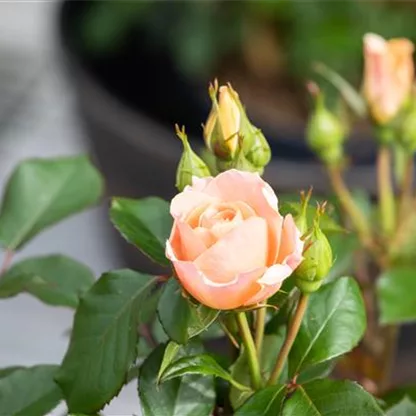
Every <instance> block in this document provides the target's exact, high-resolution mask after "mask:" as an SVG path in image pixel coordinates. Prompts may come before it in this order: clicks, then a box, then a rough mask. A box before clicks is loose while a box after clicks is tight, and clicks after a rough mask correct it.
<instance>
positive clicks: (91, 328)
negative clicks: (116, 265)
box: [56, 270, 156, 413]
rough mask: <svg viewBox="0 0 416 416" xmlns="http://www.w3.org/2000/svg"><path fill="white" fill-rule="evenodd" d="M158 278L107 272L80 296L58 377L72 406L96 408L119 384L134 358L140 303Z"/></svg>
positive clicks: (74, 409) (75, 408) (87, 410)
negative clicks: (69, 340)
mask: <svg viewBox="0 0 416 416" xmlns="http://www.w3.org/2000/svg"><path fill="white" fill-rule="evenodd" d="M155 283H156V278H154V277H152V276H148V275H144V274H140V273H137V272H134V271H132V270H118V271H113V272H109V273H106V274H104V275H102V276H101V278H100V279H99V280H98V281H97V282H96V283H95V284H94V286H93V287H92V288H91V290H90V291H89V292H87V294H86V295H85V296H84V297H83V298H82V299H81V302H80V305H79V307H78V309H77V312H76V315H75V319H74V328H73V332H72V335H71V342H70V345H69V349H68V351H67V353H66V355H65V358H64V360H63V362H62V365H61V368H60V370H59V372H58V374H57V376H56V380H57V382H58V384H59V385H60V387H61V388H62V391H63V393H64V396H65V400H66V402H67V404H68V408H69V410H70V411H71V412H83V413H90V412H96V411H98V410H100V409H101V408H102V407H103V406H104V405H105V404H106V403H108V402H109V401H110V400H111V399H112V398H113V397H114V396H115V395H116V394H117V393H118V391H119V390H120V388H121V387H122V385H123V383H124V382H125V380H126V376H127V372H128V370H129V368H130V366H131V364H132V363H133V362H134V360H135V358H136V353H137V350H136V346H137V341H138V331H137V326H138V324H139V323H140V322H138V317H139V316H140V309H141V308H142V307H143V305H144V304H145V302H146V299H147V298H148V295H149V293H150V291H151V289H152V287H153V286H154V284H155Z"/></svg>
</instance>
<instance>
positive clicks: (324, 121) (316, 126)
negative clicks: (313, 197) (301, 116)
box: [306, 92, 346, 164]
mask: <svg viewBox="0 0 416 416" xmlns="http://www.w3.org/2000/svg"><path fill="white" fill-rule="evenodd" d="M315 98H316V99H315V108H314V110H313V113H312V115H311V117H310V118H309V122H308V125H307V129H306V139H307V142H308V144H309V146H310V148H311V149H312V150H313V151H314V152H315V153H316V154H317V156H318V157H319V158H320V159H321V160H322V161H323V162H324V163H326V164H337V163H339V162H340V161H341V160H342V157H343V147H342V145H343V142H344V139H345V134H346V131H345V127H344V126H343V124H342V122H341V120H340V119H339V118H338V117H337V116H336V115H335V114H334V113H332V112H331V111H329V110H328V109H327V108H326V106H325V103H324V97H323V94H322V93H321V92H319V93H318V94H317V95H316V97H315Z"/></svg>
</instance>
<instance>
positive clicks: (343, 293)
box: [289, 277, 366, 377]
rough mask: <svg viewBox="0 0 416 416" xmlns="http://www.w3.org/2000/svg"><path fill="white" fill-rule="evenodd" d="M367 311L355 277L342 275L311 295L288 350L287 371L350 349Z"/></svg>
mask: <svg viewBox="0 0 416 416" xmlns="http://www.w3.org/2000/svg"><path fill="white" fill-rule="evenodd" d="M365 325H366V315H365V308H364V303H363V300H362V297H361V293H360V289H359V287H358V284H357V283H356V282H355V280H354V279H352V278H349V277H342V278H340V279H337V280H335V281H333V282H331V283H328V284H326V285H324V286H323V287H322V288H321V289H320V290H319V291H318V292H315V293H313V294H312V295H311V296H310V299H309V304H308V308H307V310H306V313H305V316H304V318H303V320H302V324H301V327H300V330H299V333H298V335H297V337H296V340H295V342H294V344H293V347H292V349H291V351H290V354H289V374H290V376H291V377H292V376H293V375H295V374H298V373H299V372H301V371H303V370H305V369H307V368H308V367H310V366H312V365H315V364H319V363H322V362H324V361H328V360H331V359H333V358H335V357H338V356H339V355H341V354H344V353H346V352H348V351H350V350H351V349H352V348H353V347H354V346H356V345H357V344H358V342H359V340H360V339H361V337H362V336H363V334H364V330H365Z"/></svg>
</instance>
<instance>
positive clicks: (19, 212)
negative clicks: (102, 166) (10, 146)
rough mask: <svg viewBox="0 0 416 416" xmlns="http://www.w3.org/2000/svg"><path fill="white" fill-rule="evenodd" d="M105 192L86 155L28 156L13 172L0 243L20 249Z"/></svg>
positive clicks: (1, 216) (0, 221) (0, 224)
mask: <svg viewBox="0 0 416 416" xmlns="http://www.w3.org/2000/svg"><path fill="white" fill-rule="evenodd" d="M102 191H103V182H102V179H101V176H100V174H99V172H98V171H97V170H96V169H95V167H94V166H92V165H91V163H90V161H89V160H88V158H87V157H85V156H74V157H62V158H56V159H29V160H26V161H24V162H22V163H20V164H19V165H18V166H17V167H16V169H15V170H14V171H13V173H12V175H11V177H10V179H9V181H8V183H7V186H6V190H5V193H4V197H3V203H2V207H1V212H0V243H1V245H2V246H3V247H4V248H7V249H9V250H12V251H13V250H17V249H19V248H21V247H22V246H23V245H24V244H25V243H27V242H28V241H29V240H30V239H31V238H33V237H34V236H35V235H36V234H38V233H39V232H40V231H42V230H43V229H45V228H46V227H49V226H51V225H53V224H55V223H57V222H58V221H60V220H63V219H64V218H66V217H68V216H70V215H72V214H75V213H77V212H79V211H82V210H83V209H85V208H87V207H89V206H91V205H93V204H95V203H96V202H97V201H98V200H99V198H100V196H101V194H102Z"/></svg>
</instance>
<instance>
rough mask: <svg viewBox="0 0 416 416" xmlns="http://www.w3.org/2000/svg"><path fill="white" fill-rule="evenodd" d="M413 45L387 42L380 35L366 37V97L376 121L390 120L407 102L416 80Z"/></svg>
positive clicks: (393, 40)
mask: <svg viewBox="0 0 416 416" xmlns="http://www.w3.org/2000/svg"><path fill="white" fill-rule="evenodd" d="M413 50H414V46H413V43H412V42H411V41H410V40H408V39H404V38H400V39H399V38H398V39H391V40H389V41H386V40H385V39H383V38H382V37H381V36H379V35H375V34H373V33H368V34H366V35H365V36H364V85H363V93H364V97H365V99H366V100H367V103H368V106H369V109H370V112H371V114H372V116H373V118H374V119H375V120H376V121H377V122H379V123H386V122H388V121H389V120H391V119H392V118H393V117H394V116H395V115H396V114H397V113H398V112H399V110H400V109H401V107H402V106H403V104H404V103H405V101H406V99H407V98H408V96H409V94H410V92H411V89H412V84H413V79H414V65H413V58H412V54H413Z"/></svg>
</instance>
